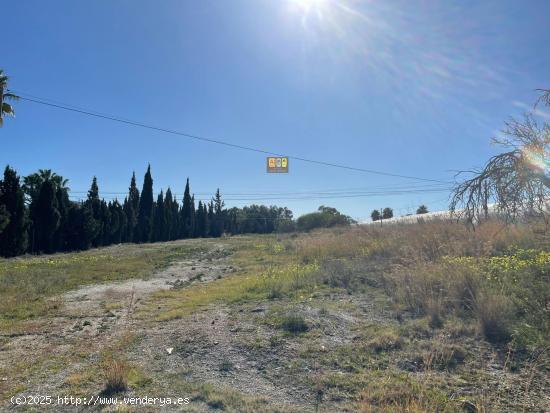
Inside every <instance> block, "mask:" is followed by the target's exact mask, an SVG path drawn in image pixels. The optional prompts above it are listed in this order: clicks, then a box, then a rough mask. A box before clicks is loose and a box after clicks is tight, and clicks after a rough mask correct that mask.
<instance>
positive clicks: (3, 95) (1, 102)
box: [0, 69, 19, 127]
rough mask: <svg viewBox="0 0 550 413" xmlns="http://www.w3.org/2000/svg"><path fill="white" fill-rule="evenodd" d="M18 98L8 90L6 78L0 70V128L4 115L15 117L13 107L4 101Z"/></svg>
mask: <svg viewBox="0 0 550 413" xmlns="http://www.w3.org/2000/svg"><path fill="white" fill-rule="evenodd" d="M18 99H19V96H17V95H15V94H13V93H11V92H10V91H9V89H8V77H7V76H6V75H5V74H4V71H3V70H2V69H0V127H2V125H3V124H4V115H7V116H15V111H14V110H13V106H12V105H10V104H9V103H8V102H6V100H18Z"/></svg>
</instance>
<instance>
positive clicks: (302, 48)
mask: <svg viewBox="0 0 550 413" xmlns="http://www.w3.org/2000/svg"><path fill="white" fill-rule="evenodd" d="M2 15H3V19H2V28H3V31H4V32H5V33H8V35H7V41H5V42H3V45H2V49H3V50H2V59H1V61H0V67H2V68H3V69H4V70H5V71H6V72H7V74H8V75H10V77H11V88H12V89H14V90H16V91H18V92H20V93H21V94H22V95H23V96H26V94H29V95H34V96H39V97H41V98H48V99H52V100H56V101H60V102H64V103H69V104H72V105H76V106H80V107H84V108H89V109H92V110H95V111H99V112H103V113H108V114H113V115H117V116H121V117H124V118H127V119H132V120H137V121H139V122H143V123H147V124H151V125H156V126H160V127H164V128H168V129H173V130H178V131H182V132H187V133H190V134H196V135H201V136H205V137H209V138H214V139H220V140H225V141H228V142H231V143H235V144H239V145H246V146H252V147H258V148H262V149H267V150H270V151H274V152H277V153H285V154H288V155H295V156H301V157H305V158H311V159H317V160H321V161H327V162H334V163H340V164H345V165H349V166H353V167H358V168H365V169H372V170H380V171H386V172H390V173H395V174H401V175H413V176H417V177H423V178H428V179H435V180H441V181H448V180H452V178H453V175H454V173H453V171H454V170H460V169H468V168H472V167H475V166H480V165H482V164H483V162H484V161H485V160H486V159H487V158H488V157H489V156H491V155H492V154H494V153H495V151H496V150H497V149H498V148H495V147H493V146H491V145H490V144H489V139H490V137H491V136H494V134H495V133H497V132H498V130H499V129H501V128H502V126H503V122H504V120H506V119H507V118H508V117H509V116H511V115H519V114H520V113H522V112H523V111H524V110H526V108H527V110H528V109H529V108H530V107H531V105H532V103H533V102H534V100H535V98H536V93H535V91H534V90H535V89H536V88H540V87H549V85H550V79H549V77H548V74H549V73H550V54H549V53H547V51H548V45H549V44H550V26H549V25H548V16H550V2H548V1H506V0H498V1H484V2H478V1H445V2H436V1H418V2H412V1H356V0H227V1H213V0H212V1H211V0H201V1H180V0H174V1H170V0H163V1H138V0H118V1H112V0H95V1H93V2H81V1H79V2H75V1H61V0H58V1H48V2H44V1H38V0H36V1H34V0H32V1H31V0H23V1H17V2H7V3H5V4H3V5H2ZM16 112H17V117H16V118H15V119H7V120H6V121H5V124H4V127H3V128H2V129H0V139H2V141H3V143H2V151H1V152H0V164H2V165H5V164H6V163H9V164H10V165H12V166H13V167H15V168H16V169H17V170H18V172H19V173H20V174H22V175H25V174H28V173H31V172H33V171H35V170H37V169H38V168H51V169H53V170H54V171H56V172H57V173H59V174H61V175H63V176H65V177H67V178H69V180H70V187H71V188H72V190H73V191H74V192H73V194H74V196H78V195H82V194H79V193H78V191H86V190H87V189H88V188H89V185H90V181H91V178H92V176H93V175H96V176H97V178H98V181H99V186H100V191H104V192H121V191H126V189H127V187H128V183H129V179H130V176H131V173H132V171H133V170H135V171H136V174H137V176H138V180H139V182H140V185H141V180H142V177H143V173H144V171H145V169H146V167H147V164H148V163H151V167H152V172H153V178H154V186H155V190H160V188H164V189H165V188H166V187H168V186H171V187H172V190H173V191H174V192H176V193H181V192H183V186H184V183H185V178H186V177H188V176H189V177H190V180H191V189H192V190H193V191H194V192H197V193H200V194H201V195H198V196H197V198H208V197H209V196H208V195H206V194H208V193H213V192H214V191H215V190H216V188H217V187H220V189H221V191H222V195H223V194H241V193H243V194H260V193H261V194H268V193H275V194H278V195H260V196H257V197H258V198H262V197H263V198H277V197H279V198H282V197H286V198H298V197H302V196H304V195H305V196H306V197H308V198H311V196H312V195H311V194H310V193H311V192H331V191H335V190H341V191H345V190H348V189H350V190H351V189H353V190H354V191H357V190H359V189H361V190H364V191H370V190H373V191H380V190H382V191H384V190H386V189H388V188H390V189H393V188H404V187H405V188H419V187H422V188H426V187H425V185H431V184H429V183H426V182H421V181H413V180H405V179H397V178H392V177H385V176H379V175H372V174H366V173H361V172H353V171H349V170H342V169H335V168H330V167H326V166H320V165H312V164H308V163H302V162H299V161H292V160H291V161H290V173H289V174H288V175H282V174H279V175H274V174H266V173H265V156H264V155H262V154H257V153H252V152H245V151H238V150H234V149H230V148H227V147H223V146H217V145H211V144H207V143H202V142H196V141H192V140H188V139H185V138H183V137H179V136H174V135H167V134H163V133H160V132H154V131H151V130H147V129H142V128H137V127H131V126H126V125H122V124H117V123H113V122H110V121H105V120H100V119H96V118H91V117H86V116H82V115H79V114H75V113H71V112H66V111H62V110H58V109H54V108H49V107H45V106H41V105H37V104H34V103H30V102H26V101H20V102H17V103H16ZM542 116H543V117H544V116H545V113H543V114H542ZM287 193H303V195H295V194H291V195H282V194H287ZM202 194H204V195H202ZM111 196H113V194H105V197H111ZM331 196H332V195H331ZM446 196H447V194H446V193H444V192H421V193H408V194H405V195H399V196H395V195H394V196H389V195H380V196H376V197H348V198H344V197H341V198H332V199H300V200H296V199H284V200H273V199H267V200H265V201H256V202H258V203H267V204H279V205H287V206H288V207H290V208H291V209H292V210H293V211H295V214H296V215H299V214H301V213H304V212H307V211H311V210H314V209H316V208H317V207H318V206H319V205H321V204H326V205H331V206H334V207H337V208H339V209H340V210H342V211H343V212H345V213H347V214H349V215H352V216H353V217H356V218H364V217H368V216H369V215H370V211H371V210H372V209H373V208H380V207H384V206H392V207H394V209H395V210H396V212H397V213H398V214H404V213H406V212H412V211H413V210H414V209H415V208H416V206H418V205H419V204H420V203H426V204H427V205H428V206H429V207H430V209H440V208H443V207H445V204H446V203H445V200H446ZM119 197H121V198H122V197H123V195H119ZM246 197H248V198H251V197H255V195H254V196H253V195H226V198H246ZM180 198H181V197H180ZM251 202H253V201H227V202H226V203H227V204H228V205H229V206H232V205H239V206H241V205H243V204H247V203H251Z"/></svg>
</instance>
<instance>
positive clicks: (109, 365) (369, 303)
mask: <svg viewBox="0 0 550 413" xmlns="http://www.w3.org/2000/svg"><path fill="white" fill-rule="evenodd" d="M545 234H546V232H545V231H544V229H539V228H537V227H534V226H521V227H504V226H502V225H501V224H499V223H487V224H486V225H484V226H482V227H480V228H479V229H478V230H477V231H475V232H473V231H469V230H467V229H466V228H464V227H463V226H461V225H460V224H457V223H449V222H432V223H424V224H419V225H407V226H394V227H388V228H374V227H354V228H350V229H335V230H330V231H329V230H327V231H320V232H315V233H310V234H298V235H285V236H250V237H234V238H224V239H216V240H189V241H177V242H171V243H160V244H149V245H139V246H136V245H123V246H117V247H110V248H105V249H100V250H94V251H89V252H87V253H79V254H63V255H53V256H47V257H46V256H45V257H31V258H20V259H12V260H3V261H0V285H1V286H2V289H1V290H0V295H1V297H0V299H1V302H2V304H1V306H2V307H1V320H2V324H1V328H2V333H1V334H2V336H1V341H0V344H1V348H0V369H1V370H0V380H1V381H0V392H1V399H2V401H1V403H2V404H1V405H0V409H5V410H8V409H9V410H12V409H15V410H16V411H33V410H40V411H42V410H50V411H64V410H66V411H73V410H74V409H75V407H74V406H59V405H55V406H54V405H50V406H46V407H44V406H41V407H38V408H36V407H34V408H32V407H29V406H19V407H17V408H15V407H14V406H12V405H11V404H10V400H9V399H10V397H12V396H30V395H44V396H46V395H50V396H52V397H54V399H55V400H57V396H65V395H69V396H70V395H72V396H75V397H88V398H89V397H92V396H93V397H95V396H102V397H120V398H122V397H123V396H135V397H144V396H148V397H172V398H174V399H175V398H177V397H182V398H188V401H189V404H185V405H182V406H179V407H174V406H160V405H159V404H157V405H155V406H148V407H146V408H144V407H135V406H133V407H132V406H117V407H116V408H115V407H114V406H105V405H104V406H91V407H85V408H83V407H82V406H80V407H79V409H80V410H94V411H175V410H181V411H195V412H206V411H227V412H294V411H295V412H345V411H349V412H356V411H362V412H371V411H372V412H376V411H390V412H392V411H393V412H400V411H410V412H433V411H445V412H461V411H466V412H476V411H478V412H488V411H508V412H516V411H535V412H545V411H549V410H550V398H549V396H548V394H547V393H548V392H547V389H548V388H550V362H549V354H548V348H549V345H550V342H549V336H550V334H549V333H550V321H549V320H550V317H549V315H550V281H549V277H550V252H549V248H548V243H547V240H548V239H547V237H546V235H545Z"/></svg>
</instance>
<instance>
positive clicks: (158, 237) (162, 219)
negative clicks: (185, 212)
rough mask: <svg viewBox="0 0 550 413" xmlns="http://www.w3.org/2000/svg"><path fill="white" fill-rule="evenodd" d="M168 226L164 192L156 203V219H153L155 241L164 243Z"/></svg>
mask: <svg viewBox="0 0 550 413" xmlns="http://www.w3.org/2000/svg"><path fill="white" fill-rule="evenodd" d="M165 226H166V213H165V211H164V194H163V193H162V190H161V191H160V193H159V194H158V196H157V202H156V203H155V209H154V219H153V241H154V242H157V241H164V234H165V232H166V230H165Z"/></svg>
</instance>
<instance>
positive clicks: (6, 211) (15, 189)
mask: <svg viewBox="0 0 550 413" xmlns="http://www.w3.org/2000/svg"><path fill="white" fill-rule="evenodd" d="M2 210H3V212H2ZM0 215H2V216H3V219H2V218H1V217H0V221H3V223H2V222H0V255H3V256H5V257H13V256H15V255H19V254H23V253H24V252H25V251H26V249H27V241H28V234H27V228H28V220H27V212H26V210H25V197H24V193H23V190H22V189H21V185H20V180H19V177H18V176H17V173H16V172H15V170H14V169H12V168H10V167H9V166H6V169H5V170H4V179H3V180H2V181H0ZM2 225H3V226H4V228H3V230H2V228H1V226H2Z"/></svg>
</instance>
